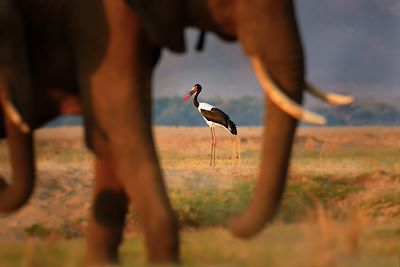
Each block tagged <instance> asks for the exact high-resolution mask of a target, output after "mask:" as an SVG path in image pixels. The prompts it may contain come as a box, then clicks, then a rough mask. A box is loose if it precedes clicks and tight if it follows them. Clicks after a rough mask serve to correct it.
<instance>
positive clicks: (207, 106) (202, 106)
mask: <svg viewBox="0 0 400 267" xmlns="http://www.w3.org/2000/svg"><path fill="white" fill-rule="evenodd" d="M213 108H215V107H214V106H213V105H210V104H208V103H204V102H201V103H199V106H198V107H197V110H198V111H199V112H200V115H201V117H202V118H203V119H204V121H205V122H206V123H207V125H208V127H210V128H215V127H220V128H223V129H225V130H226V131H228V133H231V132H230V131H229V130H228V129H227V128H226V127H225V126H223V125H221V124H219V123H215V122H213V121H209V120H207V119H206V118H204V116H203V114H201V110H202V109H203V110H208V111H211V109H213Z"/></svg>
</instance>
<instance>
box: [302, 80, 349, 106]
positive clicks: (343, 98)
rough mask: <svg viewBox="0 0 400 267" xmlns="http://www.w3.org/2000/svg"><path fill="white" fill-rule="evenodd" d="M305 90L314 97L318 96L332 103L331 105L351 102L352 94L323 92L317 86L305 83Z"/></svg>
mask: <svg viewBox="0 0 400 267" xmlns="http://www.w3.org/2000/svg"><path fill="white" fill-rule="evenodd" d="M306 90H307V91H308V92H309V93H311V94H312V95H314V96H315V97H318V98H320V99H322V100H323V101H325V102H327V103H329V104H332V105H338V106H342V105H348V104H351V103H353V101H354V97H353V96H352V95H342V94H336V93H329V92H327V93H326V92H323V91H320V90H319V89H318V88H316V87H314V86H313V85H311V84H309V83H307V84H306Z"/></svg>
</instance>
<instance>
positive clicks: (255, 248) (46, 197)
mask: <svg viewBox="0 0 400 267" xmlns="http://www.w3.org/2000/svg"><path fill="white" fill-rule="evenodd" d="M239 133H240V140H241V149H242V154H241V155H242V158H241V160H240V161H239V160H232V159H231V155H232V154H231V152H232V146H231V139H230V137H229V136H227V134H226V132H224V131H222V130H221V131H217V138H218V139H217V141H218V143H217V166H216V167H215V168H210V167H209V165H208V164H209V153H210V132H209V129H208V128H185V127H177V128H174V127H156V128H155V129H154V135H155V138H156V144H157V149H158V152H159V155H160V159H161V164H162V167H163V171H164V174H165V179H166V183H167V186H168V190H169V192H170V196H171V199H172V202H173V205H174V207H175V209H176V211H177V213H178V217H179V219H180V221H181V223H182V224H183V225H184V227H185V228H184V229H186V231H185V232H184V234H183V248H182V249H183V257H184V262H185V263H187V264H188V266H200V264H199V263H202V264H201V266H205V265H207V266H216V265H218V266H266V265H269V266H396V265H395V264H394V263H395V262H396V261H397V254H398V251H399V250H398V249H399V243H398V239H399V237H400V231H399V229H398V228H397V226H396V225H398V224H399V223H400V161H399V159H400V139H399V138H398V136H400V128H394V127H371V128H369V127H365V128H363V127H360V128H301V129H300V130H299V132H298V135H297V138H296V143H295V148H294V153H293V160H292V164H291V167H290V175H289V182H288V187H287V189H286V192H285V196H284V201H283V204H282V208H281V210H280V213H279V215H278V217H277V219H276V220H275V223H274V224H273V225H272V226H271V227H270V228H269V229H268V230H267V231H266V232H265V233H264V234H263V235H261V236H260V237H258V238H257V239H256V240H254V241H251V242H249V243H248V242H241V241H237V240H235V239H233V238H232V237H230V236H229V235H228V234H227V233H226V231H225V230H222V229H221V227H224V226H225V225H226V224H227V222H228V218H229V217H230V216H231V215H232V214H234V213H236V212H238V211H239V210H241V209H242V208H243V207H244V206H245V205H246V203H247V201H248V199H249V198H250V196H251V192H252V188H253V186H254V181H255V179H256V177H257V172H258V164H259V155H260V149H261V137H260V136H261V129H260V128H240V129H239ZM35 137H36V150H37V166H38V183H37V186H36V191H35V193H34V196H33V198H32V200H31V201H30V203H29V205H28V206H26V207H24V208H23V209H22V210H21V211H19V212H18V213H15V214H13V215H12V216H10V217H6V218H0V225H1V227H0V250H1V252H0V266H1V267H3V266H55V265H54V262H57V257H62V258H65V261H63V262H64V263H65V264H64V265H60V266H76V264H78V263H79V259H80V258H81V257H82V252H81V251H82V249H81V247H82V246H83V242H82V241H68V242H67V241H60V240H65V239H70V238H76V237H82V236H83V235H84V229H85V225H86V220H87V214H88V211H89V204H90V199H91V186H92V175H93V169H92V160H93V159H92V155H91V154H90V153H88V152H87V150H86V149H85V147H84V145H83V143H82V130H81V128H59V129H46V130H40V131H38V132H37V133H36V135H35ZM7 153H8V152H7V149H6V146H5V143H4V142H0V173H1V174H2V175H6V176H7V177H9V174H10V170H9V166H8V161H7ZM128 218H129V220H128V225H127V230H126V231H127V235H128V236H130V237H131V238H133V239H132V240H130V241H128V242H127V243H126V244H125V246H124V249H123V252H122V256H123V258H124V261H123V262H124V263H126V262H131V261H134V262H136V263H137V264H139V265H143V262H144V258H143V255H142V254H141V253H142V252H143V251H142V250H143V248H142V246H141V241H140V240H141V237H140V234H139V235H138V229H140V224H139V223H138V220H137V217H136V215H135V213H134V211H132V212H131V213H130V215H129V216H128ZM32 237H35V238H34V239H32ZM36 238H39V239H40V240H44V241H38V240H37V239H36ZM210 239H212V240H213V242H212V243H210V242H209V241H210ZM19 240H24V241H25V240H26V241H27V242H28V243H26V245H21V244H19V243H18V241H19ZM54 241H56V242H54ZM16 242H17V243H16ZM43 242H44V243H43ZM206 244H207V245H206ZM53 254H54V255H57V257H54V256H52V255H53ZM132 255H134V256H135V257H137V258H135V259H133V256H132ZM138 255H139V256H138ZM286 255H292V256H291V257H286ZM392 263H393V264H392ZM6 264H9V265H6ZM388 264H392V265H388ZM126 266H130V265H126Z"/></svg>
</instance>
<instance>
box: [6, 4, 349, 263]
mask: <svg viewBox="0 0 400 267" xmlns="http://www.w3.org/2000/svg"><path fill="white" fill-rule="evenodd" d="M187 27H195V28H198V29H200V30H201V31H202V33H203V34H202V38H201V39H202V40H204V32H213V33H215V34H217V35H218V36H220V37H221V38H222V39H224V40H227V41H238V42H239V43H240V44H241V46H242V48H243V50H244V51H245V53H246V54H247V55H248V56H249V57H250V59H251V61H252V64H253V67H254V70H255V73H256V75H257V77H258V79H259V80H260V84H261V86H262V88H263V89H264V90H265V92H266V95H267V97H266V99H265V103H266V106H267V107H268V110H267V112H266V115H265V123H266V122H268V123H266V127H265V130H264V132H263V153H262V161H261V171H260V174H259V178H258V182H257V186H256V189H255V192H254V196H253V198H252V200H251V201H250V203H249V206H248V208H247V209H246V210H245V211H244V212H243V214H241V215H240V216H237V217H235V218H233V219H232V220H231V222H230V226H229V227H230V229H231V231H232V233H233V234H234V235H236V236H238V237H241V238H250V237H252V236H254V235H255V234H256V233H258V232H259V231H260V230H262V229H263V227H264V226H265V224H266V223H267V222H268V221H270V220H271V219H272V218H273V216H274V214H275V213H276V211H277V209H278V207H279V202H280V199H281V197H282V193H283V190H284V187H285V183H286V176H287V170H288V164H289V160H290V154H291V148H292V143H293V137H294V134H295V130H296V127H297V122H298V120H305V121H308V122H312V123H319V124H322V123H324V118H323V117H321V116H319V115H317V114H314V113H312V112H309V111H306V110H303V109H302V107H301V102H302V96H303V92H304V91H309V92H311V93H312V94H314V95H316V96H318V97H320V98H322V99H324V100H326V101H328V102H331V103H334V104H335V103H336V104H345V103H349V102H350V101H351V100H352V99H351V97H350V96H346V95H337V94H332V93H322V92H320V91H319V90H317V89H316V88H314V87H312V86H311V85H308V84H307V83H306V82H305V67H304V55H303V49H302V44H301V38H300V34H299V30H298V26H297V22H296V15H295V6H294V3H293V1H292V0H281V1H274V0H253V1H245V0H169V1H167V0H157V1H156V0H86V1H81V0H68V1H67V0H62V1H50V0H2V1H1V2H0V90H1V91H0V93H1V94H0V96H1V104H0V105H1V106H0V108H1V109H2V111H3V116H1V118H0V123H1V124H0V136H1V137H5V138H7V142H8V144H9V150H10V160H11V166H12V175H13V176H12V179H11V183H7V182H6V180H5V179H0V212H1V213H6V214H8V213H11V212H13V211H15V210H17V209H18V208H20V207H21V206H23V205H24V204H25V203H26V202H27V201H28V199H29V197H30V195H31V194H32V191H33V187H34V180H35V164H34V159H35V155H34V149H33V134H32V133H33V130H35V129H37V128H38V127H40V126H41V125H42V124H43V123H45V122H47V121H49V120H50V119H53V118H55V117H57V116H59V115H61V114H71V113H72V114H75V113H82V114H83V117H84V130H85V142H86V145H87V147H88V148H89V149H90V150H91V151H92V152H93V153H94V155H95V163H94V164H95V171H94V175H95V182H94V192H93V201H92V208H91V212H90V219H89V224H88V230H87V233H86V243H87V244H86V252H85V262H86V263H87V264H89V265H90V264H107V263H114V262H117V261H118V247H119V245H120V243H121V241H122V235H123V234H122V233H123V228H124V223H125V216H126V212H127V208H128V205H129V203H132V204H133V205H134V207H135V208H136V210H137V212H138V214H139V217H140V220H141V222H142V224H143V231H144V236H145V245H146V248H147V250H146V251H147V258H148V260H149V261H150V262H152V263H166V262H167V263H168V262H179V226H178V223H177V220H176V217H175V215H174V212H173V208H172V206H171V203H170V201H169V198H168V195H167V191H166V187H165V184H164V181H163V177H162V171H161V168H160V164H159V160H158V157H157V153H156V149H155V146H154V140H153V136H152V131H151V88H152V81H151V77H152V73H153V70H154V68H155V66H156V64H157V62H158V61H159V59H160V51H161V49H163V48H166V49H169V50H171V51H174V52H178V53H182V52H185V49H186V48H185V41H184V38H183V31H184V29H185V28H187ZM200 43H202V42H200ZM199 47H201V44H200V45H199Z"/></svg>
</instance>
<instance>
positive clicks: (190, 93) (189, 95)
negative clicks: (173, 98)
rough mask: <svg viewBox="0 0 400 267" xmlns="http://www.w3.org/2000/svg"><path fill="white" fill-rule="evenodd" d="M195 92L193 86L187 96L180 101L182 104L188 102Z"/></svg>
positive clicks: (195, 88) (195, 87)
mask: <svg viewBox="0 0 400 267" xmlns="http://www.w3.org/2000/svg"><path fill="white" fill-rule="evenodd" d="M196 92H197V86H196V85H195V86H193V88H192V89H191V90H190V91H189V93H187V95H186V96H185V97H184V98H183V99H182V103H184V102H186V101H188V100H189V98H190V97H191V96H192V95H193V94H194V93H196Z"/></svg>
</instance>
